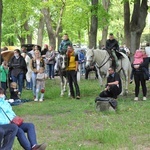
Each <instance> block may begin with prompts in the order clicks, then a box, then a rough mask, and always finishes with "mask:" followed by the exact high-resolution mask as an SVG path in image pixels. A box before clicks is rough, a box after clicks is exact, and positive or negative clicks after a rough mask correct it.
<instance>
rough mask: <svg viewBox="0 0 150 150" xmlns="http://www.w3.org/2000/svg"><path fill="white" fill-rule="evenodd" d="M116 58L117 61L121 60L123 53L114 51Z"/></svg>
mask: <svg viewBox="0 0 150 150" xmlns="http://www.w3.org/2000/svg"><path fill="white" fill-rule="evenodd" d="M116 56H117V58H118V59H122V58H123V57H124V55H123V52H119V51H116Z"/></svg>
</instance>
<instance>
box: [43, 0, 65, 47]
mask: <svg viewBox="0 0 150 150" xmlns="http://www.w3.org/2000/svg"><path fill="white" fill-rule="evenodd" d="M43 2H44V3H45V4H44V6H45V7H44V8H43V9H42V13H43V15H44V20H45V24H46V28H47V32H48V37H49V44H50V45H51V46H53V47H54V48H55V47H56V38H58V33H59V31H60V28H61V23H62V16H63V12H64V9H65V4H66V0H61V5H60V3H55V6H56V7H58V8H57V13H58V14H59V17H58V14H56V15H57V21H56V20H55V19H56V18H55V13H54V14H53V13H52V12H53V11H52V9H53V8H52V7H50V4H49V2H48V0H43ZM47 5H48V6H49V7H47ZM53 5H54V3H53ZM53 7H54V6H53ZM58 10H60V11H59V12H58ZM53 15H54V16H53Z"/></svg>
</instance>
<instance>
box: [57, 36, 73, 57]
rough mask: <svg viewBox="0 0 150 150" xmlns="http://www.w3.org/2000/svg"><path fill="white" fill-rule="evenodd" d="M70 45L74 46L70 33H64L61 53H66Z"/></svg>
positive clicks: (60, 47)
mask: <svg viewBox="0 0 150 150" xmlns="http://www.w3.org/2000/svg"><path fill="white" fill-rule="evenodd" d="M68 46H72V42H71V41H70V39H69V37H68V34H67V33H66V34H64V36H63V40H62V41H61V43H60V46H59V50H58V52H59V53H60V54H66V52H67V48H68Z"/></svg>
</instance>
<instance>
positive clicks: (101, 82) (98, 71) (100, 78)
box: [96, 67, 103, 87]
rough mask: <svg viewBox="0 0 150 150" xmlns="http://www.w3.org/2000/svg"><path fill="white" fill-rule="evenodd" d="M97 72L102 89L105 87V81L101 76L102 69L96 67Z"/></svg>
mask: <svg viewBox="0 0 150 150" xmlns="http://www.w3.org/2000/svg"><path fill="white" fill-rule="evenodd" d="M96 70H97V74H98V79H99V83H100V86H101V87H102V86H103V81H102V77H101V75H100V69H99V68H97V67H96Z"/></svg>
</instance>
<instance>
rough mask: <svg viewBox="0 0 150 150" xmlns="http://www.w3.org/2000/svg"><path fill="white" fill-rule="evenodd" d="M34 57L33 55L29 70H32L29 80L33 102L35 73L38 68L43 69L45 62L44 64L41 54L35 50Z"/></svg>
mask: <svg viewBox="0 0 150 150" xmlns="http://www.w3.org/2000/svg"><path fill="white" fill-rule="evenodd" d="M34 55H35V57H34V58H32V61H31V70H32V75H31V78H32V84H33V86H32V90H33V95H34V100H35V97H36V76H37V73H38V72H39V69H40V67H43V68H45V62H44V60H43V58H42V57H41V53H40V51H39V50H35V52H34Z"/></svg>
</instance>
